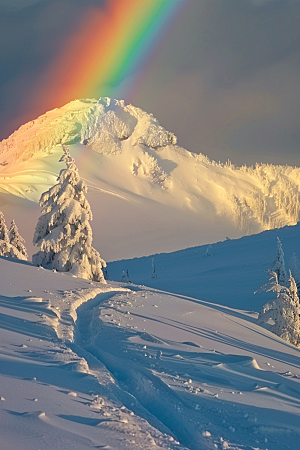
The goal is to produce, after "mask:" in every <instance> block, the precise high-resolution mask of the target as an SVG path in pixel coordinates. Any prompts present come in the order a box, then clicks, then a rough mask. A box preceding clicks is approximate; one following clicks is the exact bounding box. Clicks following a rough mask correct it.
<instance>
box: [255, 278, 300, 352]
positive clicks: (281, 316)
mask: <svg viewBox="0 0 300 450" xmlns="http://www.w3.org/2000/svg"><path fill="white" fill-rule="evenodd" d="M269 273H270V282H269V283H268V284H266V285H264V286H262V288H261V289H260V290H262V291H266V292H270V291H272V292H275V293H276V299H275V300H273V301H270V302H267V303H266V304H265V305H264V306H263V308H262V310H261V312H260V313H259V316H258V321H259V322H261V323H267V322H268V321H269V320H270V319H272V320H273V322H274V324H273V325H272V326H271V330H272V331H273V333H275V334H277V336H280V337H281V338H282V339H284V340H286V341H288V342H290V343H291V344H293V345H296V346H298V347H299V346H300V320H299V314H300V305H299V297H298V293H297V286H296V283H295V280H294V278H293V276H292V275H291V273H290V277H289V280H288V282H289V287H286V286H282V285H280V284H279V282H278V276H277V273H276V272H272V271H269Z"/></svg>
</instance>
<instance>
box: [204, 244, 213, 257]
mask: <svg viewBox="0 0 300 450" xmlns="http://www.w3.org/2000/svg"><path fill="white" fill-rule="evenodd" d="M211 249H212V245H211V244H209V245H208V246H207V248H206V251H205V256H211V255H212V252H211Z"/></svg>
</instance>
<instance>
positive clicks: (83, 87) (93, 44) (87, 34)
mask: <svg viewBox="0 0 300 450" xmlns="http://www.w3.org/2000/svg"><path fill="white" fill-rule="evenodd" d="M186 3H188V2H186V1H183V0H108V1H107V3H106V7H105V8H101V9H100V8H93V9H90V10H89V11H88V12H87V14H86V16H85V17H84V18H83V20H82V24H81V26H80V27H79V29H78V30H76V32H75V33H74V34H72V36H71V37H69V38H68V40H67V42H65V43H64V45H63V47H62V50H61V53H60V55H59V56H58V57H57V58H56V59H55V61H53V62H52V63H51V66H50V67H49V68H48V69H47V73H46V76H45V77H44V78H43V81H42V84H41V86H40V89H37V91H38V92H37V96H36V102H35V103H36V105H35V106H37V105H38V103H39V99H40V101H41V102H43V104H47V106H48V107H49V106H51V107H58V106H62V105H64V104H66V103H68V102H69V101H71V100H74V99H76V98H91V97H96V98H98V97H100V96H108V97H117V96H122V95H124V96H125V92H124V90H127V89H130V86H129V85H128V83H127V84H126V80H128V79H130V83H131V84H133V83H134V80H135V77H136V76H137V74H138V72H139V70H140V69H141V67H142V66H143V64H145V62H146V61H147V59H148V58H149V56H150V55H151V52H152V51H153V50H154V49H155V48H156V47H157V44H158V41H159V39H161V38H162V35H163V34H164V33H165V32H166V30H168V29H169V25H170V24H171V23H172V22H173V20H174V19H175V17H176V16H177V15H178V12H179V11H180V10H181V8H183V7H184V6H185V5H186ZM124 82H125V83H124ZM121 84H122V90H123V92H122V90H121V92H120V85H121ZM45 96H46V98H45Z"/></svg>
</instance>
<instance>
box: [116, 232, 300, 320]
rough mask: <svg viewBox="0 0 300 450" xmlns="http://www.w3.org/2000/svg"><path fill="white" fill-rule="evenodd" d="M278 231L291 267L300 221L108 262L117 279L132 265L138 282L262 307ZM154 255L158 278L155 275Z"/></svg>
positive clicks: (239, 305)
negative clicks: (204, 243) (254, 233)
mask: <svg viewBox="0 0 300 450" xmlns="http://www.w3.org/2000/svg"><path fill="white" fill-rule="evenodd" d="M277 236H278V237H279V238H280V240H281V242H282V246H283V251H284V255H285V256H284V257H285V266H286V270H287V272H288V270H289V269H290V268H292V262H291V259H292V256H293V253H295V254H296V256H297V258H298V261H300V239H299V237H300V223H298V224H297V225H295V226H287V227H284V228H280V229H276V230H269V231H264V232H262V233H259V234H256V235H252V236H244V237H242V238H240V239H233V240H225V241H222V242H217V243H215V244H213V245H212V246H211V247H210V248H209V249H208V246H207V245H204V246H200V247H192V248H188V249H184V250H181V251H178V252H172V253H161V254H156V255H154V256H149V257H142V258H133V259H129V260H120V261H114V262H111V263H109V264H108V274H109V276H110V278H111V279H112V280H115V281H120V279H121V276H122V273H123V271H125V272H126V271H127V270H128V272H129V277H130V280H131V281H132V282H133V283H136V284H144V285H146V286H150V287H153V288H156V289H161V290H164V291H167V292H174V293H177V294H182V295H189V296H191V297H194V298H197V299H201V300H205V301H208V302H213V303H216V304H219V305H225V306H229V307H231V308H238V309H239V308H242V309H243V308H247V309H249V310H250V311H252V310H254V311H260V310H261V308H262V306H263V305H264V303H266V301H267V299H268V295H267V294H266V293H258V294H254V292H255V291H257V290H258V289H259V288H260V286H262V285H263V284H266V283H267V282H268V273H267V271H268V269H270V268H271V265H272V263H273V261H274V260H275V257H276V254H277ZM207 250H208V252H209V256H206V252H207ZM153 260H154V265H155V272H156V276H157V278H152V276H153V269H152V261H153ZM270 295H271V294H270ZM245 305H246V306H245Z"/></svg>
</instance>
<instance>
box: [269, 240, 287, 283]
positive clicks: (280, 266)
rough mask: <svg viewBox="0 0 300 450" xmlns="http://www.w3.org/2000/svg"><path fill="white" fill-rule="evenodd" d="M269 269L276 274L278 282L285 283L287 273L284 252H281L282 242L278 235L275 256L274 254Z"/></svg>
mask: <svg viewBox="0 0 300 450" xmlns="http://www.w3.org/2000/svg"><path fill="white" fill-rule="evenodd" d="M270 270H271V271H272V272H275V273H276V274H277V278H278V282H279V283H282V284H286V283H287V275H286V270H285V263H284V253H283V249H282V244H281V241H280V239H279V237H277V256H276V258H275V260H274V262H273V264H272V267H271V269H270Z"/></svg>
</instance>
